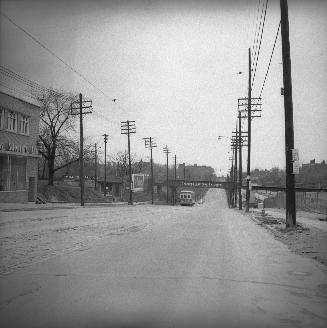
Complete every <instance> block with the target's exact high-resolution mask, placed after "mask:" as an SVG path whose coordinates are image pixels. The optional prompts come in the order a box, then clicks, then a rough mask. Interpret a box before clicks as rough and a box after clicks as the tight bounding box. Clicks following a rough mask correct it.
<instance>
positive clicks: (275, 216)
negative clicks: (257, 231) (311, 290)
mask: <svg viewBox="0 0 327 328" xmlns="http://www.w3.org/2000/svg"><path fill="white" fill-rule="evenodd" d="M247 215H249V217H250V218H251V219H252V220H253V221H255V222H256V223H257V224H258V225H260V226H262V227H264V228H265V229H267V230H268V231H270V232H271V233H272V234H273V235H274V236H275V238H276V239H278V240H280V241H281V242H282V243H284V244H285V245H287V247H288V248H289V249H290V250H291V251H293V252H295V253H297V254H300V255H303V256H306V257H309V258H311V259H313V260H316V261H318V262H320V263H322V264H323V265H325V266H327V221H325V219H326V215H321V214H316V213H311V212H308V213H307V212H299V213H298V216H297V225H296V228H292V229H289V228H286V227H285V211H283V210H278V209H277V210H274V209H268V210H266V211H265V213H264V214H262V211H261V210H253V209H251V212H250V213H249V214H247Z"/></svg>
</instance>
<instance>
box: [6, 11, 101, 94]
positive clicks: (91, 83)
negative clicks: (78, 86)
mask: <svg viewBox="0 0 327 328" xmlns="http://www.w3.org/2000/svg"><path fill="white" fill-rule="evenodd" d="M0 14H1V15H2V16H3V17H5V18H6V19H7V20H8V21H9V22H10V23H12V24H13V25H14V26H16V27H17V28H18V29H19V30H21V31H22V32H23V33H24V34H26V35H27V36H28V37H29V38H31V39H32V40H33V41H34V42H36V43H37V44H38V45H39V46H40V47H42V48H43V49H45V50H46V51H47V52H49V53H50V54H51V55H52V56H54V57H55V58H57V59H58V60H59V61H60V62H61V63H63V64H64V65H65V66H66V67H68V68H69V69H70V70H71V71H72V72H74V73H75V74H77V75H78V76H79V77H80V78H82V79H83V80H84V81H85V82H87V83H88V84H89V85H91V86H92V87H93V88H95V89H96V90H97V91H99V92H100V93H102V94H103V95H104V96H107V95H106V94H105V93H104V92H103V91H102V90H101V89H100V88H98V87H97V86H96V85H95V84H94V83H93V82H91V81H90V80H88V79H87V78H86V77H85V76H84V75H83V74H82V73H80V72H79V71H78V70H77V69H75V68H74V67H72V66H71V65H69V64H68V63H66V61H65V60H63V59H62V58H61V57H59V56H58V55H57V54H56V53H55V52H54V51H52V50H51V49H50V48H48V47H47V46H46V45H44V44H43V43H42V42H41V41H39V40H38V39H37V38H36V37H34V36H33V35H32V34H31V33H29V32H28V31H26V30H25V29H24V28H22V27H21V26H20V25H18V24H17V23H16V22H14V21H13V20H12V19H11V18H10V17H9V16H7V15H6V14H4V13H3V12H2V11H0Z"/></svg>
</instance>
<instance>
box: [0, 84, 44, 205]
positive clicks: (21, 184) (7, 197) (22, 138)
mask: <svg viewBox="0 0 327 328" xmlns="http://www.w3.org/2000/svg"><path fill="white" fill-rule="evenodd" d="M39 118H40V106H39V104H37V103H36V102H34V103H33V101H31V102H29V101H27V100H23V99H22V98H20V97H16V96H15V95H13V94H9V93H5V92H2V91H0V203H1V202H2V203H3V202H7V203H8V202H10V203H16V202H17V203H18V202H27V201H32V202H34V201H35V200H36V193H37V177H38V159H39V157H40V156H39V155H38V148H37V140H38V136H39Z"/></svg>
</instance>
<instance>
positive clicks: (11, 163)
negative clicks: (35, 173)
mask: <svg viewBox="0 0 327 328" xmlns="http://www.w3.org/2000/svg"><path fill="white" fill-rule="evenodd" d="M26 164H27V160H26V157H16V156H9V155H0V167H1V170H0V191H16V190H26Z"/></svg>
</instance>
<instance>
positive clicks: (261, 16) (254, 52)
mask: <svg viewBox="0 0 327 328" xmlns="http://www.w3.org/2000/svg"><path fill="white" fill-rule="evenodd" d="M264 5H265V4H264V1H262V9H261V15H260V20H259V24H258V29H257V28H256V30H255V35H254V40H253V59H254V60H253V66H254V65H255V62H256V56H257V50H258V44H259V36H260V31H261V26H262V21H263V16H264ZM259 7H260V2H259V6H258V11H259ZM258 14H259V13H258ZM258 17H259V16H258Z"/></svg>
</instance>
